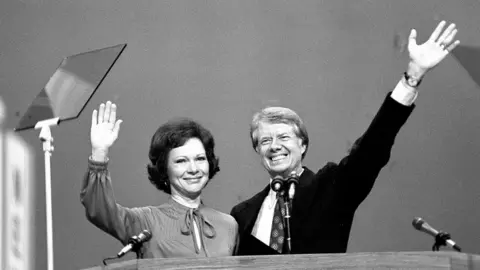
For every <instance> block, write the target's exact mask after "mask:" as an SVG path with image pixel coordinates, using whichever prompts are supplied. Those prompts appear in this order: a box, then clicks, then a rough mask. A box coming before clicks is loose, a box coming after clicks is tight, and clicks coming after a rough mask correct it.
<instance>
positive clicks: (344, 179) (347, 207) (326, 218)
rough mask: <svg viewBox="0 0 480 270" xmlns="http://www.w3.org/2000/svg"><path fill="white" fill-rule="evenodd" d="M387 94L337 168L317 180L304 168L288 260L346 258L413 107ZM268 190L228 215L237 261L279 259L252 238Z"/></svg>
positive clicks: (330, 167)
mask: <svg viewBox="0 0 480 270" xmlns="http://www.w3.org/2000/svg"><path fill="white" fill-rule="evenodd" d="M390 94H391V93H389V94H388V96H387V97H386V99H385V101H384V103H383V104H382V106H381V107H380V110H379V112H378V113H377V115H376V116H375V118H374V119H373V121H372V123H371V124H370V126H369V127H368V129H367V131H366V132H365V133H364V134H363V136H361V137H360V138H359V139H357V140H356V142H355V144H354V145H353V147H352V149H351V150H350V153H349V154H348V155H347V156H346V157H344V158H343V159H342V160H341V161H340V163H339V164H336V163H333V162H329V163H327V164H326V165H325V166H324V167H323V168H322V169H320V170H319V171H318V172H317V173H316V174H315V173H314V172H312V171H311V170H309V169H308V168H306V167H304V169H305V170H304V171H303V173H302V175H301V177H300V181H299V182H300V183H299V185H298V186H297V188H296V193H295V197H294V199H293V209H292V217H291V219H290V226H291V230H290V231H291V237H292V251H291V253H292V254H302V253H343V252H346V250H347V245H348V239H349V235H350V228H351V225H352V221H353V218H354V214H355V211H356V209H357V207H358V206H359V205H360V203H361V202H362V201H363V200H364V199H365V198H366V197H367V195H368V194H369V193H370V190H371V189H372V187H373V184H374V182H375V179H376V178H377V176H378V174H379V172H380V170H381V169H382V168H383V167H384V166H385V165H386V164H387V162H388V160H389V159H390V151H391V149H392V146H393V143H394V140H395V137H396V135H397V133H398V131H399V130H400V128H401V127H402V126H403V124H404V123H405V122H406V120H407V119H408V117H409V115H410V114H411V112H412V111H413V109H414V107H415V105H413V104H412V105H411V106H405V105H402V104H400V103H398V102H397V101H395V100H394V99H392V98H391V97H390ZM269 188H270V186H267V187H265V189H263V190H262V191H260V192H259V193H257V194H256V195H254V196H253V197H252V198H250V199H248V200H246V201H244V202H241V203H240V204H238V205H236V206H235V207H233V209H232V211H231V213H230V214H231V215H232V216H233V217H234V218H235V219H236V220H237V222H238V225H239V237H240V239H239V244H238V247H237V255H267V254H278V253H276V252H275V251H274V250H273V249H271V248H270V247H269V246H267V245H265V244H264V243H263V242H261V241H260V240H258V239H257V238H256V237H255V236H253V235H252V234H251V233H252V229H253V226H254V225H255V221H256V219H257V215H258V213H259V211H260V207H261V206H262V203H263V201H264V200H265V197H266V196H267V194H268V192H269Z"/></svg>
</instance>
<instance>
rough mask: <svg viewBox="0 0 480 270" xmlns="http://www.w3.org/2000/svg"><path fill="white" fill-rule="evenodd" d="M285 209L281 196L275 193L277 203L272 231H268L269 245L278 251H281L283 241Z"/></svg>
mask: <svg viewBox="0 0 480 270" xmlns="http://www.w3.org/2000/svg"><path fill="white" fill-rule="evenodd" d="M284 215H285V209H284V208H283V198H282V196H279V194H278V193H277V203H276V205H275V211H274V214H273V221H272V231H271V233H270V247H271V248H273V249H274V250H276V251H277V252H278V253H282V249H283V243H284V241H285V235H284V231H283V228H284V225H283V216H284Z"/></svg>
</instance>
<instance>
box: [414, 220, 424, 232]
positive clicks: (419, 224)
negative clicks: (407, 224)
mask: <svg viewBox="0 0 480 270" xmlns="http://www.w3.org/2000/svg"><path fill="white" fill-rule="evenodd" d="M424 223H425V221H424V220H423V219H422V218H421V217H416V218H414V219H413V221H412V225H413V227H414V228H415V229H417V230H421V229H422V225H423V224H424Z"/></svg>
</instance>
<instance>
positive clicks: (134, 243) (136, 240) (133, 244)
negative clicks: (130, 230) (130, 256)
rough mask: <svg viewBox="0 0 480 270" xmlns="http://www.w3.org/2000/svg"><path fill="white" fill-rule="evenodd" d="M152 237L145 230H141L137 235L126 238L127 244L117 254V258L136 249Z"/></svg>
mask: <svg viewBox="0 0 480 270" xmlns="http://www.w3.org/2000/svg"><path fill="white" fill-rule="evenodd" d="M151 238H152V234H151V233H150V232H149V231H147V230H143V231H142V232H141V233H140V234H139V235H134V236H132V237H131V238H130V239H129V240H128V245H126V246H125V247H124V248H122V250H120V252H119V253H118V254H117V257H118V258H121V257H123V256H124V255H125V254H127V253H128V252H130V251H132V250H133V251H135V252H136V251H137V250H138V249H139V248H140V247H141V246H142V244H143V243H145V242H148V241H149V240H150V239H151Z"/></svg>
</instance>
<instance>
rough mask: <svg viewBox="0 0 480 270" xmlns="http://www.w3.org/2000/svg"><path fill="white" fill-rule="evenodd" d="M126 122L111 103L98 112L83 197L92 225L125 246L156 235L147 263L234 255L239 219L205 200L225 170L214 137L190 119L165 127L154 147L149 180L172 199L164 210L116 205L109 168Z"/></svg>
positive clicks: (147, 248)
mask: <svg viewBox="0 0 480 270" xmlns="http://www.w3.org/2000/svg"><path fill="white" fill-rule="evenodd" d="M121 122H122V120H116V105H115V104H112V103H111V102H110V101H108V102H107V103H106V105H104V104H103V103H102V104H101V105H100V108H99V110H98V113H97V110H94V111H93V114H92V126H91V133H90V139H91V144H92V155H91V157H89V159H88V171H87V173H86V174H85V177H84V182H83V188H82V191H81V195H80V197H81V202H82V204H83V205H84V207H85V209H86V215H87V218H88V220H89V221H90V222H92V223H93V224H94V225H95V226H97V227H99V228H100V229H102V230H103V231H105V232H107V233H108V234H110V235H112V236H113V237H115V238H117V239H118V240H120V241H121V242H122V243H123V244H124V245H126V244H127V243H128V240H129V239H130V237H132V236H134V235H138V234H139V233H141V232H142V231H143V230H148V231H149V232H151V234H152V239H151V240H150V241H148V242H146V243H144V244H143V246H142V248H141V250H140V253H141V254H142V255H141V256H142V257H144V258H172V257H215V256H230V255H233V253H234V248H235V246H236V239H237V226H238V225H237V223H236V221H235V219H233V217H232V216H230V215H227V214H224V213H221V212H219V211H216V210H214V209H212V208H209V207H207V206H205V205H204V204H203V203H202V201H201V198H200V196H201V193H202V190H203V188H204V187H205V186H206V185H207V184H208V182H209V181H210V180H211V179H212V178H213V176H214V175H215V174H216V173H217V172H218V171H219V167H218V158H217V157H216V156H215V154H214V146H215V143H214V139H213V137H212V135H211V133H210V132H209V131H208V130H206V129H205V128H204V127H202V126H201V125H199V124H198V123H196V122H194V121H192V120H189V119H179V120H172V121H169V122H167V123H166V124H164V125H162V126H160V127H159V128H158V130H157V131H156V132H155V134H154V135H153V137H152V140H151V144H150V151H149V158H150V164H148V166H147V170H148V178H149V180H150V182H151V183H152V184H153V185H154V186H155V187H156V188H157V189H159V190H161V191H163V192H165V193H167V194H169V195H170V198H169V200H168V202H167V203H165V204H162V205H160V206H146V207H139V208H127V207H123V206H121V205H120V204H118V203H117V202H116V201H115V198H114V194H113V190H112V186H111V179H110V174H109V172H108V169H107V164H108V150H109V148H110V147H111V146H112V145H113V143H114V142H115V140H116V139H117V136H118V132H119V129H120V124H121Z"/></svg>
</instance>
